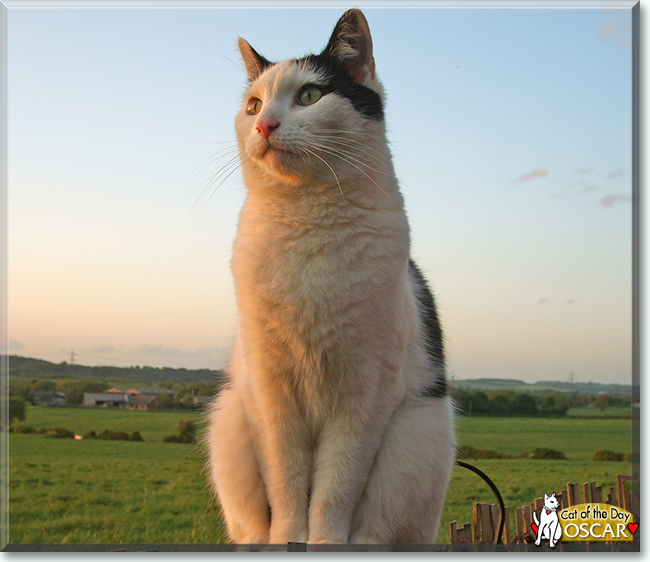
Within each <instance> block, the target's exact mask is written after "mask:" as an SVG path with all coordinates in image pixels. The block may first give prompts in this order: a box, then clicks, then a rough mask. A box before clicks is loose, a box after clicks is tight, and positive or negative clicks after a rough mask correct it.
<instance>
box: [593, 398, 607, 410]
mask: <svg viewBox="0 0 650 562" xmlns="http://www.w3.org/2000/svg"><path fill="white" fill-rule="evenodd" d="M608 405H609V397H608V396H607V394H599V395H598V396H596V399H595V400H594V406H595V407H596V408H598V409H599V410H600V411H601V412H604V411H605V410H606V409H607V406H608Z"/></svg>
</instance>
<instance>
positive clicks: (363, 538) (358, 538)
mask: <svg viewBox="0 0 650 562" xmlns="http://www.w3.org/2000/svg"><path fill="white" fill-rule="evenodd" d="M377 543H378V541H377V539H374V538H373V537H369V536H368V535H355V536H353V537H352V539H351V540H350V544H377Z"/></svg>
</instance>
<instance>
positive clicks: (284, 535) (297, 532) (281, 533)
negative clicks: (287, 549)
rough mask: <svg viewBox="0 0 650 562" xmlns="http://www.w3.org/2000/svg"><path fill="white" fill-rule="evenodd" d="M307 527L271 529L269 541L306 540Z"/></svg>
mask: <svg viewBox="0 0 650 562" xmlns="http://www.w3.org/2000/svg"><path fill="white" fill-rule="evenodd" d="M308 534H309V532H308V530H307V527H305V528H303V529H296V528H292V529H286V528H285V529H280V528H278V529H271V543H273V544H286V543H288V542H307V537H308Z"/></svg>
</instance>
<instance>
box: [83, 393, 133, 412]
mask: <svg viewBox="0 0 650 562" xmlns="http://www.w3.org/2000/svg"><path fill="white" fill-rule="evenodd" d="M129 400H131V395H130V394H118V393H117V392H101V393H98V394H96V393H92V392H84V401H83V406H88V407H100V408H126V406H127V403H128V402H129Z"/></svg>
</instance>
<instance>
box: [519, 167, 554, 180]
mask: <svg viewBox="0 0 650 562" xmlns="http://www.w3.org/2000/svg"><path fill="white" fill-rule="evenodd" d="M546 176H548V170H546V169H544V168H537V169H536V170H533V171H532V172H528V173H527V174H524V175H523V176H520V177H518V178H517V179H516V180H512V183H522V182H525V181H530V180H534V179H537V178H545V177H546Z"/></svg>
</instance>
